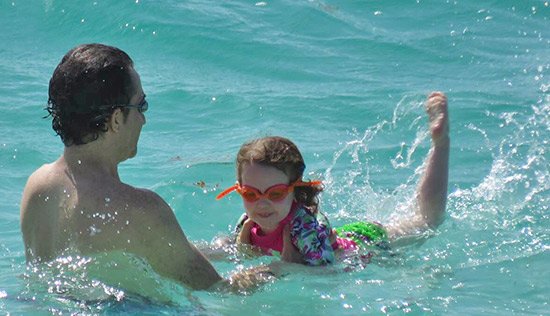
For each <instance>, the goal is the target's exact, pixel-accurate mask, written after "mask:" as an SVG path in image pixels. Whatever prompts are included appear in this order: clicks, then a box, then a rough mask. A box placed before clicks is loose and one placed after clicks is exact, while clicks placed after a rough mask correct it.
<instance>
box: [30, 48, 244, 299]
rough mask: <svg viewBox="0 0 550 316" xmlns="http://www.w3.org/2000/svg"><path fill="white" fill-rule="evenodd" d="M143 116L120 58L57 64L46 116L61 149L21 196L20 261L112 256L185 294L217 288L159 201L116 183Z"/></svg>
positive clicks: (100, 55)
mask: <svg viewBox="0 0 550 316" xmlns="http://www.w3.org/2000/svg"><path fill="white" fill-rule="evenodd" d="M147 107H148V103H147V100H146V98H145V94H144V92H143V89H142V86H141V82H140V77H139V75H138V74H137V72H136V71H135V70H134V67H133V62H132V60H131V59H130V57H129V56H128V55H127V54H126V53H124V52H123V51H121V50H120V49H117V48H115V47H110V46H106V45H101V44H87V45H81V46H78V47H76V48H74V49H72V50H70V51H69V52H68V53H67V54H66V55H65V56H64V57H63V59H62V60H61V63H60V64H59V65H58V66H57V68H56V69H55V71H54V73H53V76H52V78H51V80H50V86H49V101H48V108H47V110H48V112H49V113H50V115H51V116H52V126H53V129H54V130H55V132H56V133H57V134H58V135H59V136H60V137H61V140H62V141H63V143H64V145H65V148H64V152H63V154H62V155H61V157H60V158H59V159H57V160H56V161H54V162H53V163H50V164H45V165H43V166H42V167H40V168H39V169H38V170H36V171H35V172H34V173H33V174H32V175H31V176H30V177H29V179H28V182H27V185H26V187H25V190H24V192H23V198H22V201H21V229H22V233H23V239H24V243H25V252H26V257H27V261H29V262H43V261H50V260H52V259H54V258H57V257H59V256H63V255H70V254H74V253H77V254H81V255H94V254H102V253H109V252H117V251H118V252H124V253H129V254H132V255H136V256H139V257H140V258H143V259H145V260H146V261H147V262H148V263H149V264H150V266H151V267H152V268H153V269H154V270H155V271H156V272H157V273H158V274H160V275H161V276H164V277H167V278H170V279H172V280H176V281H178V282H180V283H181V284H183V285H185V286H188V287H190V288H193V289H208V288H211V287H212V286H213V285H214V284H216V283H218V282H219V281H221V280H222V278H221V277H220V275H219V274H218V273H217V272H216V271H215V269H214V268H213V267H212V265H211V264H210V263H209V262H208V260H207V259H205V257H204V256H203V255H202V254H201V253H200V252H199V251H198V250H197V249H196V248H195V247H194V246H193V245H192V244H191V243H190V242H189V241H188V240H187V238H186V236H185V234H184V233H183V231H182V229H181V227H180V226H179V224H178V222H177V220H176V217H175V216H174V214H173V212H172V210H171V208H170V207H169V206H168V205H167V204H166V202H165V201H164V200H163V199H162V198H161V197H160V196H158V195H157V194H156V193H154V192H152V191H149V190H146V189H139V188H135V187H132V186H130V185H128V184H125V183H123V182H122V181H121V180H120V178H119V174H118V164H119V163H121V162H122V161H124V160H126V159H128V158H132V157H134V156H135V155H136V152H137V143H138V140H139V136H140V132H141V128H142V126H143V124H145V121H146V119H145V111H147ZM236 283H237V282H236Z"/></svg>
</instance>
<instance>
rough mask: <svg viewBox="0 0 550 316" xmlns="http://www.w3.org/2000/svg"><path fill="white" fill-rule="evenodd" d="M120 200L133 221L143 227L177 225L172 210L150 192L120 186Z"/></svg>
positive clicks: (160, 198) (124, 185) (126, 185)
mask: <svg viewBox="0 0 550 316" xmlns="http://www.w3.org/2000/svg"><path fill="white" fill-rule="evenodd" d="M120 199H122V200H123V201H124V203H125V204H126V206H127V209H128V210H129V211H130V213H132V215H131V216H132V217H133V218H134V220H136V219H137V220H139V221H141V222H142V224H144V225H145V224H151V225H166V224H177V222H176V221H175V215H174V213H173V211H172V208H171V207H170V206H169V205H168V203H166V201H165V200H164V199H163V198H162V197H161V196H160V195H158V194H157V193H155V192H153V191H151V190H148V189H144V188H137V187H133V186H131V185H128V184H122V188H121V190H120V192H119V200H120Z"/></svg>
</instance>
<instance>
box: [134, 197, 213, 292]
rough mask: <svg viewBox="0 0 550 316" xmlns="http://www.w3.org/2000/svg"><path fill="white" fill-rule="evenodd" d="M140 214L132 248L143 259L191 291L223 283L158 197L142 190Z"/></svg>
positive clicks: (163, 274) (160, 272)
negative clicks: (135, 241) (135, 240)
mask: <svg viewBox="0 0 550 316" xmlns="http://www.w3.org/2000/svg"><path fill="white" fill-rule="evenodd" d="M142 198H143V199H144V200H145V201H143V202H144V203H143V204H142V205H144V206H145V205H147V207H142V208H141V209H142V210H143V211H142V212H141V214H139V215H136V216H139V218H135V220H137V221H138V222H139V225H138V226H137V227H139V228H140V231H136V232H134V234H133V235H134V236H135V237H136V238H137V239H138V240H139V242H137V243H135V244H134V245H133V247H132V248H134V249H131V250H133V251H135V252H136V253H137V254H138V255H141V256H142V257H144V258H146V259H147V261H148V262H149V264H151V266H152V267H153V269H155V271H157V273H159V274H160V275H162V276H165V277H168V278H171V279H174V280H176V281H178V282H180V283H182V284H184V285H186V286H188V287H190V288H192V289H197V290H203V289H208V288H210V287H212V286H213V285H214V284H216V283H218V282H219V281H221V280H222V277H221V276H220V275H219V274H218V273H217V272H216V270H215V269H214V267H213V266H212V265H211V264H210V262H209V261H208V260H207V259H206V258H205V257H204V256H203V255H202V254H201V253H200V252H199V251H198V250H197V249H196V248H195V246H193V245H192V244H191V243H190V242H189V241H188V240H187V237H186V236H185V234H184V232H183V230H182V229H181V227H180V225H179V223H178V221H177V219H176V217H175V215H174V213H173V212H172V209H171V208H170V206H168V204H166V202H164V201H163V200H162V198H160V197H159V196H158V195H157V194H155V193H153V192H150V191H145V192H144V193H143V194H142Z"/></svg>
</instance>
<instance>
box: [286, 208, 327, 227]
mask: <svg viewBox="0 0 550 316" xmlns="http://www.w3.org/2000/svg"><path fill="white" fill-rule="evenodd" d="M291 224H292V226H295V225H299V226H302V225H307V224H316V226H317V225H320V226H323V227H328V228H330V222H329V220H328V218H327V217H326V216H325V214H323V213H321V212H316V213H314V212H312V211H311V210H309V209H308V208H307V207H305V206H298V207H297V208H296V210H295V211H294V216H293V217H292V220H291Z"/></svg>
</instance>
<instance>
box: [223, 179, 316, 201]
mask: <svg viewBox="0 0 550 316" xmlns="http://www.w3.org/2000/svg"><path fill="white" fill-rule="evenodd" d="M321 184H322V181H320V180H316V181H309V182H303V181H302V180H297V181H295V182H293V183H291V184H283V183H281V184H276V185H274V186H272V187H269V188H268V189H267V190H265V192H263V193H262V192H261V191H260V190H258V189H256V188H255V187H251V186H248V185H243V186H241V185H240V184H239V182H237V183H236V184H235V185H234V186H231V187H229V188H227V189H225V190H223V192H221V193H220V194H218V196H216V200H219V199H221V198H223V197H224V196H226V195H228V194H229V193H231V192H233V191H237V193H239V194H240V195H241V196H242V197H243V199H244V200H245V201H247V202H251V203H252V202H256V201H258V200H259V199H261V198H266V199H268V200H270V201H272V202H279V201H282V200H284V199H285V198H286V196H287V195H288V194H289V193H290V192H292V191H294V188H295V187H313V186H317V185H321Z"/></svg>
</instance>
